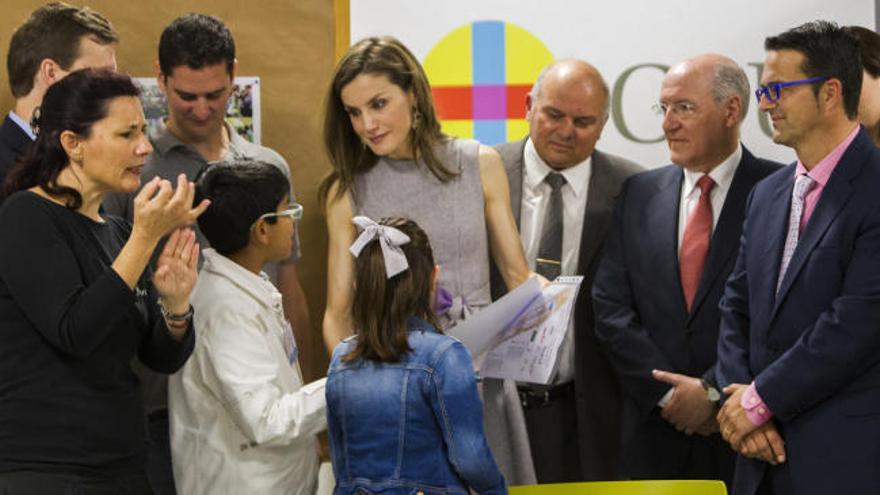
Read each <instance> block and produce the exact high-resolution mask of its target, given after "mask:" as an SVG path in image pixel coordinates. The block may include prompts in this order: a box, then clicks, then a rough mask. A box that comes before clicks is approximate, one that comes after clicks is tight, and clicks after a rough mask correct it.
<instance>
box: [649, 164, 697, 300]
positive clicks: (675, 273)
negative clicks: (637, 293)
mask: <svg viewBox="0 0 880 495" xmlns="http://www.w3.org/2000/svg"><path fill="white" fill-rule="evenodd" d="M682 174H683V172H682V171H681V169H680V168H679V167H677V166H674V165H673V166H670V167H668V168H667V172H666V173H665V174H664V177H663V178H661V180H659V181H657V191H656V194H654V196H652V197H651V198H649V199H648V202H647V206H646V208H645V217H644V224H643V225H641V228H642V231H643V232H644V233H645V236H644V239H643V241H644V242H645V243H649V244H653V245H655V246H657V251H656V253H657V254H656V258H653V259H652V260H650V266H653V267H655V268H656V269H657V270H659V271H660V272H661V275H660V277H659V280H665V281H667V282H666V283H664V284H663V285H662V289H661V288H659V287H658V290H664V291H665V290H671V291H673V292H672V294H671V297H672V298H674V300H675V301H676V304H677V305H678V306H679V308H678V309H679V313H680V314H687V305H686V304H685V302H684V294H683V292H682V288H681V275H680V274H679V265H678V209H679V203H680V202H681V201H680V199H681V183H682Z"/></svg>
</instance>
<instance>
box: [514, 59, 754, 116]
mask: <svg viewBox="0 0 880 495" xmlns="http://www.w3.org/2000/svg"><path fill="white" fill-rule="evenodd" d="M570 60H572V59H563V60H556V61H554V62H553V63H552V64H550V65H548V66H547V67H544V68H543V69H541V72H540V73H539V74H538V78H537V79H535V84H533V85H532V90H531V91H529V95H530V96H531V97H532V103H533V104H534V102H536V101H538V99H539V98H540V96H541V84H543V82H544V77H545V76H546V75H547V73H548V72H550V71H551V70H552V69H555V68H556V66H557V65H559V64H561V63H563V62H567V61H570ZM590 67H592V66H590ZM593 69H594V70H595V71H596V75H597V76H598V77H599V81H600V82H601V83H602V93H603V94H604V95H605V118H608V114H609V112H610V111H611V91H610V90H609V89H608V83H606V82H605V78H604V77H602V74H601V73H599V71H598V69H596V68H595V67H593ZM746 89H747V90H748V88H746Z"/></svg>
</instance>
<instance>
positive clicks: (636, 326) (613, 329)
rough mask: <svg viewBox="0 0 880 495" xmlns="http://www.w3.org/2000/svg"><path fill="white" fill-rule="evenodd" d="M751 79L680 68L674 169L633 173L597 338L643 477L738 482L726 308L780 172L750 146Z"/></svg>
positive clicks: (631, 474) (601, 275)
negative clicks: (721, 331) (729, 430)
mask: <svg viewBox="0 0 880 495" xmlns="http://www.w3.org/2000/svg"><path fill="white" fill-rule="evenodd" d="M749 98H750V94H749V83H748V79H747V77H746V75H745V73H744V72H743V70H742V68H740V67H739V66H738V65H737V64H736V63H735V62H734V61H733V60H731V59H729V58H727V57H725V56H722V55H717V54H704V55H699V56H696V57H693V58H690V59H688V60H685V61H683V62H680V63H679V64H677V65H675V66H673V67H672V68H671V69H670V70H669V71H668V72H667V74H666V76H665V77H664V79H663V83H662V85H661V89H660V101H659V103H658V104H657V106H656V109H657V110H658V113H659V114H660V115H661V117H662V118H663V124H662V125H663V132H664V134H665V136H666V141H667V144H668V146H669V154H670V159H671V161H672V163H673V164H672V165H669V166H666V167H662V168H659V169H656V170H651V171H649V172H645V173H643V174H639V175H636V176H634V177H631V178H630V179H629V180H627V182H626V183H625V184H624V186H623V190H622V192H621V194H620V198H619V199H618V202H617V205H616V208H615V212H614V220H613V225H612V227H611V234H610V236H609V238H608V240H607V243H606V248H605V257H604V258H603V260H602V262H601V264H600V266H599V270H598V273H597V274H596V280H595V282H594V285H593V303H594V307H595V312H596V334H597V336H598V338H599V341H600V342H601V343H602V346H603V348H604V349H605V350H606V351H607V353H608V355H609V359H610V361H611V363H612V365H613V366H614V368H615V370H616V372H617V376H618V378H619V379H620V382H621V384H622V389H623V393H624V403H623V417H622V420H621V422H622V447H621V448H622V455H621V459H622V471H623V474H624V476H625V477H627V478H634V479H652V478H653V479H657V478H661V479H662V478H703V479H721V480H725V481H727V482H729V481H730V480H731V479H732V476H733V463H734V453H733V452H732V451H731V450H730V448H729V447H728V446H727V445H726V444H725V443H724V441H723V440H722V439H721V436H720V435H719V434H718V426H717V423H716V421H715V414H716V412H717V403H718V402H717V401H718V399H719V393H718V389H717V386H716V377H715V359H716V345H717V338H718V322H719V318H720V316H719V312H718V300H719V299H720V297H721V292H722V290H723V287H724V282H725V280H727V276H728V275H729V274H730V271H731V270H732V269H733V265H734V261H735V260H736V253H737V250H738V247H739V236H740V232H741V231H742V224H743V216H744V213H745V204H746V198H747V197H748V194H749V192H750V191H751V189H752V186H754V185H755V183H756V182H758V181H760V180H761V179H763V178H764V177H766V176H767V175H769V174H770V173H772V172H774V171H776V170H778V168H779V164H776V163H773V162H769V161H766V160H761V159H758V158H755V157H754V156H753V155H752V154H751V153H750V152H749V151H748V150H747V149H746V148H745V147H744V146H742V145H741V144H740V131H739V129H740V124H741V123H742V121H743V119H744V118H745V115H746V113H747V111H748V102H749Z"/></svg>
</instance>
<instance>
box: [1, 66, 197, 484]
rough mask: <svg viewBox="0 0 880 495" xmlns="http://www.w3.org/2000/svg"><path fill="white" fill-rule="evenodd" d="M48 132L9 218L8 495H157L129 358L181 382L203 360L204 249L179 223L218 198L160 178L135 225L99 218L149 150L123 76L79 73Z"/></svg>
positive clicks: (25, 171) (52, 110)
mask: <svg viewBox="0 0 880 495" xmlns="http://www.w3.org/2000/svg"><path fill="white" fill-rule="evenodd" d="M39 125H40V129H39V137H38V139H37V141H36V142H35V143H34V145H33V146H32V148H31V150H30V152H29V153H28V154H27V155H26V157H25V159H24V160H23V161H22V162H20V163H19V164H18V166H17V168H16V169H14V170H13V172H12V173H11V174H10V176H9V177H8V179H7V182H6V184H5V190H6V193H7V194H10V195H9V196H8V198H7V199H6V201H5V202H4V204H3V207H2V209H0V493H11V494H16V493H41V494H43V493H105V492H104V491H102V490H109V492H110V493H117V492H119V493H149V487H148V485H147V481H146V477H145V474H144V472H145V460H144V459H145V457H144V455H145V441H146V439H145V435H144V433H145V426H144V415H143V409H142V407H141V398H140V391H139V385H138V381H137V378H135V375H134V374H133V373H132V370H131V361H132V359H133V358H137V359H140V360H141V361H142V362H143V363H144V364H146V365H147V366H149V367H151V368H153V369H155V370H157V371H160V372H166V373H170V372H174V371H175V370H177V369H178V368H180V367H181V366H182V365H183V363H184V362H185V361H186V359H187V357H188V356H189V354H190V352H191V351H192V348H193V344H194V337H193V332H192V331H191V329H190V321H191V309H190V305H189V294H190V291H191V290H192V287H193V285H194V283H195V279H196V262H197V258H198V244H197V243H196V242H195V237H194V235H193V233H192V231H190V230H189V229H186V228H183V227H182V226H184V225H186V224H188V223H191V222H192V221H193V220H194V219H195V217H197V216H198V215H199V214H200V213H201V212H202V211H203V210H204V208H206V207H207V204H200V205H199V206H198V207H196V208H193V206H192V201H193V188H192V184H190V183H188V182H186V180H185V179H183V178H181V179H180V180H178V183H177V187H176V188H173V187H172V185H171V184H170V183H169V182H168V181H159V180H154V181H151V182H149V183H147V184H145V185H144V187H143V188H142V189H141V191H140V193H139V194H138V195H137V197H136V198H135V201H134V204H135V213H134V221H133V223H132V224H131V225H129V224H128V223H127V222H125V221H124V220H122V219H120V218H116V217H112V216H108V215H104V214H103V213H102V212H101V209H100V204H101V199H102V197H103V194H104V193H106V192H110V191H125V192H134V191H136V190H137V189H138V188H139V187H140V176H139V174H140V168H141V166H142V165H143V161H144V157H145V156H146V155H147V154H148V153H149V152H150V151H151V150H152V148H151V146H150V143H149V141H148V139H147V137H146V136H145V134H144V132H145V126H144V117H143V110H142V109H141V105H140V102H139V101H138V90H137V88H136V86H134V84H133V83H132V81H131V79H130V78H129V77H128V76H124V75H120V74H116V73H112V72H105V71H92V70H86V71H79V72H74V73H72V74H71V75H69V76H68V77H66V78H64V79H63V80H61V81H60V82H58V83H56V84H54V85H53V86H52V87H50V88H49V90H48V91H47V93H46V95H45V98H44V100H43V105H42V115H41V117H40V119H39ZM168 233H171V236H170V238H169V241H168V242H167V243H166V245H165V247H164V249H163V251H162V253H161V255H160V257H159V260H158V264H157V269H156V272H155V274H153V273H150V270H149V269H148V268H147V265H148V262H149V260H150V257H151V255H152V254H153V251H154V250H155V249H156V246H157V243H158V242H159V240H160V239H161V238H162V237H163V236H165V235H167V234H168ZM4 490H5V491H4ZM77 490H78V491H77Z"/></svg>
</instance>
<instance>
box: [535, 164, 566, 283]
mask: <svg viewBox="0 0 880 495" xmlns="http://www.w3.org/2000/svg"><path fill="white" fill-rule="evenodd" d="M544 181H545V182H546V183H547V184H549V185H550V188H551V189H552V190H553V192H552V193H550V203H549V204H548V205H547V212H546V213H545V215H544V227H543V229H541V244H540V246H539V247H538V258H537V259H536V260H535V271H536V272H538V273H539V274H541V275H543V276H544V277H545V278H547V280H550V281H552V280H553V279H555V278H556V277H558V276H559V274H560V273H561V272H562V186H564V185H565V177H564V176H563V175H562V174H560V173H558V172H550V173H549V174H547V177H545V178H544Z"/></svg>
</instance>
